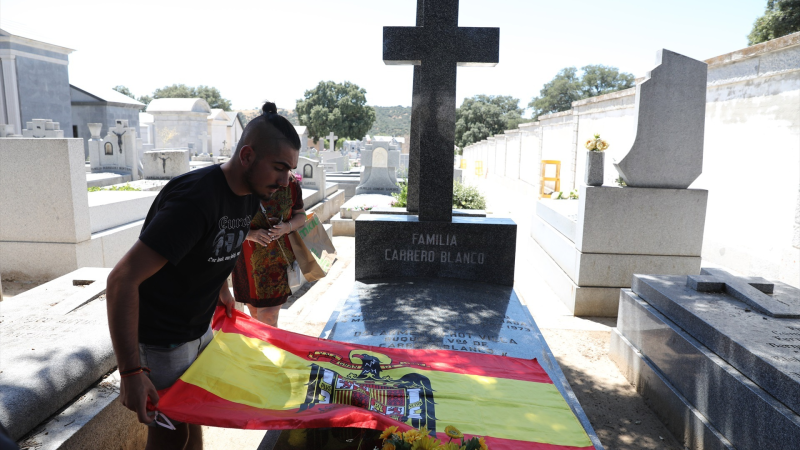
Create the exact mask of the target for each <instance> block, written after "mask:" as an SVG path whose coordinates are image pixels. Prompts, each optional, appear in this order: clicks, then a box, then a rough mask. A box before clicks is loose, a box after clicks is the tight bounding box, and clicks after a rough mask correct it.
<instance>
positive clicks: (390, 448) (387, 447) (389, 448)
mask: <svg viewBox="0 0 800 450" xmlns="http://www.w3.org/2000/svg"><path fill="white" fill-rule="evenodd" d="M381 450H397V449H396V448H395V446H394V444H392V443H391V442H384V443H383V448H382V449H381Z"/></svg>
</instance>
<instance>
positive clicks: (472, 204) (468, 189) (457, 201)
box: [453, 181, 486, 209]
mask: <svg viewBox="0 0 800 450" xmlns="http://www.w3.org/2000/svg"><path fill="white" fill-rule="evenodd" d="M453 209H486V198H485V197H484V196H483V194H481V191H479V190H478V188H477V187H475V186H468V185H465V184H461V183H459V182H458V181H454V182H453Z"/></svg>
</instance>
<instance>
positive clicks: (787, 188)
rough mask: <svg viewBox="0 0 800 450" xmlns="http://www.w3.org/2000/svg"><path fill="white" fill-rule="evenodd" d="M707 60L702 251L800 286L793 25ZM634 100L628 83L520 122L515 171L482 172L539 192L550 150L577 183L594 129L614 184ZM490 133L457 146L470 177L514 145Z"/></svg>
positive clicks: (797, 59) (799, 82)
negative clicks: (605, 146)
mask: <svg viewBox="0 0 800 450" xmlns="http://www.w3.org/2000/svg"><path fill="white" fill-rule="evenodd" d="M706 63H707V64H708V65H709V67H708V90H707V97H706V104H707V106H706V119H705V146H704V164H703V174H702V175H701V176H700V177H699V178H698V179H697V181H695V182H694V183H693V184H692V186H691V187H692V188H695V189H707V190H709V199H708V210H707V213H706V226H705V233H704V241H703V253H702V256H703V258H704V260H706V261H710V262H713V263H716V264H720V265H723V266H725V267H728V268H730V269H732V270H735V271H737V272H741V273H743V274H749V275H758V276H763V277H766V278H772V279H777V280H780V281H783V282H786V283H788V284H791V285H794V286H800V108H798V106H797V105H800V33H795V34H793V35H789V36H785V37H783V38H780V39H775V40H773V41H769V42H766V43H764V44H759V45H756V46H752V47H748V48H746V49H743V50H740V51H737V52H732V53H729V54H726V55H721V56H718V57H716V58H711V59H709V60H707V61H706ZM638 81H640V80H637V82H638ZM635 100H636V98H635V88H632V89H628V90H625V91H619V92H615V93H611V94H607V95H603V96H598V97H595V98H591V99H586V100H582V101H579V102H575V103H573V105H572V106H573V109H572V110H569V111H564V112H560V113H555V114H550V115H547V116H542V117H540V118H539V122H534V123H529V124H523V125H521V126H520V129H521V130H522V131H523V132H522V133H521V137H520V149H519V152H520V153H519V171H518V174H517V171H514V170H513V169H510V166H509V165H506V166H505V168H504V170H490V175H489V177H488V178H489V179H492V180H494V181H501V183H502V185H504V186H508V187H512V186H513V187H514V189H516V190H517V192H536V193H538V184H539V176H540V161H541V160H543V159H553V160H560V161H561V163H562V165H561V190H563V191H568V190H571V189H574V188H577V187H578V186H579V185H581V184H582V183H583V181H582V180H583V178H584V170H585V164H586V162H585V158H586V150H585V149H584V147H583V143H584V142H585V141H586V140H587V139H589V138H590V137H592V135H593V134H594V133H600V134H601V136H602V138H603V139H605V140H607V141H608V142H609V143H610V144H611V147H610V148H609V149H608V150H607V151H606V153H607V156H606V158H605V163H606V167H605V180H604V184H605V185H612V186H613V185H614V180H615V179H616V178H617V177H618V174H617V172H616V170H615V169H614V168H613V166H612V162H613V161H614V159H616V160H621V159H622V157H624V156H625V154H626V153H627V152H628V150H630V148H631V146H632V144H633V141H634V139H635V116H634V114H635V106H636V105H635ZM498 137H499V136H498ZM497 140H498V139H495V138H489V139H487V140H486V141H482V142H479V143H476V144H473V145H471V146H469V147H467V148H466V149H464V159H466V160H467V165H468V170H467V171H466V175H467V177H468V179H469V178H473V179H474V178H475V177H476V176H477V175H476V173H475V171H474V170H473V167H475V162H476V161H483V164H484V166H485V167H487V166H488V167H489V168H492V167H493V166H495V165H496V164H497V163H498V162H499V161H506V160H507V159H512V160H513V158H514V157H515V153H514V152H516V149H515V148H514V146H513V145H512V146H509V145H507V144H505V141H506V139H505V136H504V137H503V138H502V140H503V142H504V145H503V146H499V145H495V144H494V142H495V141H497ZM487 144H488V147H489V150H488V152H487V151H485V150H484V149H486V147H487ZM497 152H504V153H505V154H504V155H499V154H497ZM500 179H502V180H500ZM531 187H533V188H534V189H531Z"/></svg>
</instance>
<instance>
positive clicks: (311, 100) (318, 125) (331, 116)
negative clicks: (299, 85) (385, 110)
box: [295, 81, 375, 142]
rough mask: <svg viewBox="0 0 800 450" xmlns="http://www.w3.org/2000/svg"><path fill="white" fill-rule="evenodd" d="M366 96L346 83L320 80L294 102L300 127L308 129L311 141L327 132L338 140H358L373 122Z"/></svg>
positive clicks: (363, 91)
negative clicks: (331, 133)
mask: <svg viewBox="0 0 800 450" xmlns="http://www.w3.org/2000/svg"><path fill="white" fill-rule="evenodd" d="M366 94H367V91H366V90H364V89H363V88H360V87H358V85H356V84H354V83H351V82H349V81H345V82H344V83H342V84H340V83H334V82H333V81H320V83H319V84H318V85H317V86H316V87H315V88H314V89H311V90H308V91H306V92H305V94H304V98H302V99H300V100H298V101H297V106H296V108H295V110H296V112H297V116H298V120H299V122H300V125H305V126H307V127H308V134H309V136H313V137H314V138H315V142H316V141H317V140H318V139H319V138H321V137H325V136H326V135H327V134H328V133H329V132H331V131H333V133H334V134H336V135H337V136H339V137H340V138H348V139H361V138H362V137H364V135H365V134H367V131H368V130H369V129H370V128H371V127H372V124H373V123H374V122H375V109H374V108H372V107H371V106H367V97H366Z"/></svg>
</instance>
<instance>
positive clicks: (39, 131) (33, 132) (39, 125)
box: [22, 119, 64, 138]
mask: <svg viewBox="0 0 800 450" xmlns="http://www.w3.org/2000/svg"><path fill="white" fill-rule="evenodd" d="M22 137H26V138H63V137H64V130H61V129H59V124H58V122H53V121H52V120H49V119H33V120H32V121H30V122H28V123H27V128H26V129H25V130H22Z"/></svg>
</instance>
